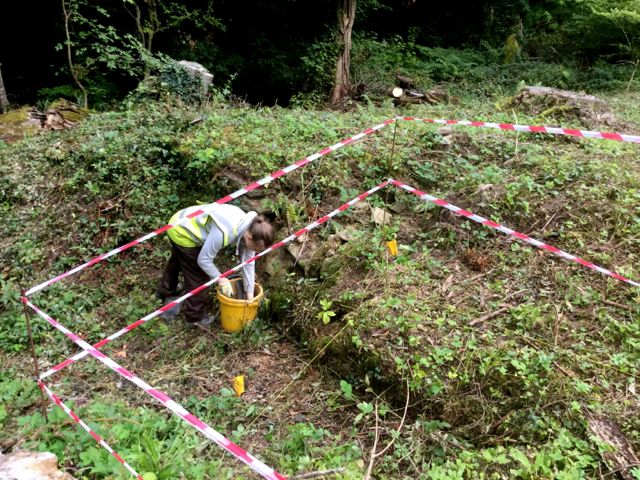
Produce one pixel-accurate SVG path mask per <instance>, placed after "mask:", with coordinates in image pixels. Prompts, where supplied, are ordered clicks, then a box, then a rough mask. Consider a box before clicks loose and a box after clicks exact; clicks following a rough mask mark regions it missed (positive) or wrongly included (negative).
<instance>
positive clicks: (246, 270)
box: [240, 247, 256, 301]
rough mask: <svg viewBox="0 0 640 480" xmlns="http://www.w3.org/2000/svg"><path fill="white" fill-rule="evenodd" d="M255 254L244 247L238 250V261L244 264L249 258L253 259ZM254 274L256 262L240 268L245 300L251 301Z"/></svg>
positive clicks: (253, 288)
mask: <svg viewBox="0 0 640 480" xmlns="http://www.w3.org/2000/svg"><path fill="white" fill-rule="evenodd" d="M255 254H256V252H254V251H252V250H249V249H248V248H246V247H244V248H242V249H241V250H240V261H241V262H246V261H247V260H249V259H250V258H251V257H254V256H255ZM255 272H256V262H251V263H249V264H248V265H245V266H244V267H242V281H243V282H244V290H245V292H246V296H247V300H249V301H251V300H253V291H254V290H255V286H256V284H255Z"/></svg>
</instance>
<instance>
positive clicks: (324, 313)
mask: <svg viewBox="0 0 640 480" xmlns="http://www.w3.org/2000/svg"><path fill="white" fill-rule="evenodd" d="M331 305H333V302H332V301H331V300H320V307H321V308H322V310H320V312H318V315H317V317H318V320H321V321H322V323H323V324H324V325H328V324H329V322H330V321H331V318H333V317H335V316H336V312H334V311H333V310H330V308H331Z"/></svg>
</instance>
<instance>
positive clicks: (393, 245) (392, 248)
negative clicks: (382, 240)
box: [387, 240, 398, 257]
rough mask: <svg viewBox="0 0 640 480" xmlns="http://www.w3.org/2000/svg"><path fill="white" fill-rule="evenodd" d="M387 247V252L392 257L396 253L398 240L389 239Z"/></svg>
mask: <svg viewBox="0 0 640 480" xmlns="http://www.w3.org/2000/svg"><path fill="white" fill-rule="evenodd" d="M387 248H388V249H389V253H390V254H391V255H393V256H394V257H395V256H396V255H398V242H396V241H395V240H389V241H388V242H387Z"/></svg>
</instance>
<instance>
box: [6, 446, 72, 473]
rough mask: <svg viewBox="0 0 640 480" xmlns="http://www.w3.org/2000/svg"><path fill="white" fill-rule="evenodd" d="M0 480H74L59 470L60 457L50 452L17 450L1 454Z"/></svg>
mask: <svg viewBox="0 0 640 480" xmlns="http://www.w3.org/2000/svg"><path fill="white" fill-rule="evenodd" d="M0 480H74V478H73V477H72V476H71V475H69V474H68V473H64V472H61V471H60V470H58V457H56V456H55V455H54V454H53V453H50V452H29V451H26V450H16V451H14V452H11V453H10V454H9V455H3V454H1V453H0Z"/></svg>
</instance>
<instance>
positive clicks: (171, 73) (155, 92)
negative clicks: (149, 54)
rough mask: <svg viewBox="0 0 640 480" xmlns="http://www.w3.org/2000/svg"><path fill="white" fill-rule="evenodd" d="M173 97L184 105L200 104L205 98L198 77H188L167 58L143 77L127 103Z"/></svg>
mask: <svg viewBox="0 0 640 480" xmlns="http://www.w3.org/2000/svg"><path fill="white" fill-rule="evenodd" d="M173 97H175V98H178V99H180V100H182V101H183V102H185V103H200V102H202V101H203V99H204V98H205V93H204V92H203V91H202V83H201V80H200V78H199V77H196V76H193V75H190V74H189V71H188V70H187V69H186V68H184V67H182V66H181V65H180V64H178V62H176V61H174V60H171V59H168V58H167V59H163V61H162V62H159V65H158V66H157V68H156V69H155V70H154V72H153V74H151V75H147V76H145V78H144V80H143V81H142V82H141V83H140V84H139V85H138V86H137V87H136V89H135V90H134V91H133V92H131V94H130V95H129V97H128V101H131V102H136V103H142V102H144V101H148V100H166V99H171V98H173Z"/></svg>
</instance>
